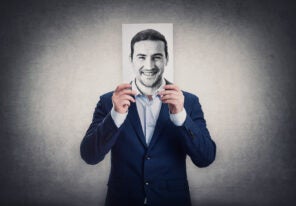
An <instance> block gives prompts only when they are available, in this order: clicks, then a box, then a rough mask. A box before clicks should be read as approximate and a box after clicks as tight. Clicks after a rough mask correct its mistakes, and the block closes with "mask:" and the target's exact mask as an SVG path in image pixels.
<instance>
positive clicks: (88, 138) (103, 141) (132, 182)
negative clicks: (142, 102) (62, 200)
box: [80, 92, 216, 206]
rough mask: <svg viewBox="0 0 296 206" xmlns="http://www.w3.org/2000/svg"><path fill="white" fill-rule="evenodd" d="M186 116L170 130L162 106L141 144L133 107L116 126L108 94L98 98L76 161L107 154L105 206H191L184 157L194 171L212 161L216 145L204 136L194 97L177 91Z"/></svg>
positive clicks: (93, 160)
mask: <svg viewBox="0 0 296 206" xmlns="http://www.w3.org/2000/svg"><path fill="white" fill-rule="evenodd" d="M183 94H184V97H185V102H184V108H185V109H186V112H187V117H186V120H185V122H184V124H183V125H182V126H175V125H174V124H173V122H172V121H171V120H170V117H169V109H168V105H167V104H162V106H161V110H160V114H159V117H158V120H157V123H156V127H155V131H154V134H153V136H152V139H151V142H150V144H149V145H148V146H147V144H146V141H145V137H144V134H143V132H142V127H141V123H140V119H139V116H138V113H137V108H136V104H135V103H132V104H131V106H130V108H129V111H128V115H127V118H126V120H125V121H124V123H123V124H122V125H121V126H120V128H117V127H116V125H115V123H114V121H113V119H112V117H111V115H110V111H111V108H112V100H111V98H112V92H110V93H107V94H105V95H103V96H101V98H100V101H99V102H98V104H97V106H96V109H95V112H94V115H93V120H92V123H91V125H90V127H89V128H88V130H87V132H86V135H85V137H84V138H83V140H82V143H81V148H80V150H81V157H82V158H83V159H84V160H85V161H86V162H87V163H88V164H97V163H98V162H100V161H102V160H103V159H104V157H105V155H106V154H107V153H108V152H109V151H110V150H111V171H110V176H109V181H108V191H107V197H106V203H105V204H106V206H123V205H129V206H132V205H137V206H139V205H143V202H144V198H145V197H146V198H147V203H148V205H151V206H166V205H170V206H172V205H175V206H188V205H191V201H190V194H189V187H188V182H187V175H186V161H185V160H186V156H187V155H189V156H190V158H191V160H192V161H193V163H194V164H195V165H196V166H198V167H205V166H208V165H209V164H210V163H212V162H213V161H214V159H215V154H216V146H215V143H214V142H213V140H212V139H211V137H210V134H209V132H208V129H207V128H206V122H205V120H204V116H203V112H202V110H201V105H200V103H199V101H198V98H197V97H196V96H195V95H193V94H190V93H187V92H183Z"/></svg>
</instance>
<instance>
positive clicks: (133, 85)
mask: <svg viewBox="0 0 296 206" xmlns="http://www.w3.org/2000/svg"><path fill="white" fill-rule="evenodd" d="M165 84H166V83H165V80H164V78H163V79H162V80H161V85H160V87H159V88H158V89H157V90H156V91H155V92H154V93H153V95H152V97H153V98H154V97H155V96H157V95H158V92H160V91H163V87H164V86H165ZM132 90H135V91H136V94H135V96H141V95H144V94H142V93H141V91H139V89H138V87H137V85H136V81H135V80H134V81H132Z"/></svg>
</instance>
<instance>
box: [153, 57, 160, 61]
mask: <svg viewBox="0 0 296 206" xmlns="http://www.w3.org/2000/svg"><path fill="white" fill-rule="evenodd" d="M153 60H155V61H160V60H162V56H154V57H153Z"/></svg>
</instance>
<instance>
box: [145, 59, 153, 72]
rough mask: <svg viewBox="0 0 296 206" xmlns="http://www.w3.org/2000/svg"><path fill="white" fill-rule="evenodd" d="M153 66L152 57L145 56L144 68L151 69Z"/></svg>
mask: <svg viewBox="0 0 296 206" xmlns="http://www.w3.org/2000/svg"><path fill="white" fill-rule="evenodd" d="M154 66H155V62H154V61H153V59H149V58H147V59H146V61H145V69H153V68H154Z"/></svg>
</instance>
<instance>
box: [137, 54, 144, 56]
mask: <svg viewBox="0 0 296 206" xmlns="http://www.w3.org/2000/svg"><path fill="white" fill-rule="evenodd" d="M137 56H146V54H137Z"/></svg>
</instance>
